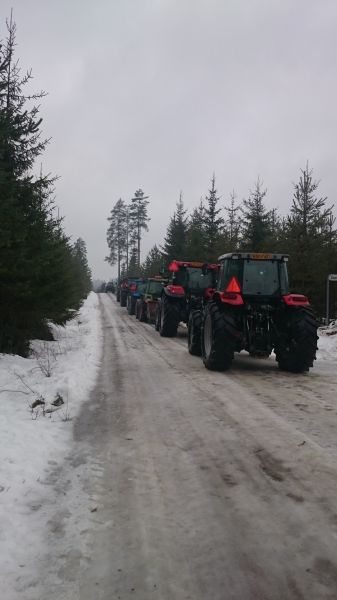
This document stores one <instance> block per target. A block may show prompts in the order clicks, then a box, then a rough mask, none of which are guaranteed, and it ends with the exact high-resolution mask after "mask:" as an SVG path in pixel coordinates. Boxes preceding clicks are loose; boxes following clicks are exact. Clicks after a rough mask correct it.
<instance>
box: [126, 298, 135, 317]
mask: <svg viewBox="0 0 337 600" xmlns="http://www.w3.org/2000/svg"><path fill="white" fill-rule="evenodd" d="M135 306H136V301H135V299H134V297H133V296H131V294H128V297H127V300H126V310H127V311H128V313H129V315H134V314H135Z"/></svg>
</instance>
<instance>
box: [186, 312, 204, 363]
mask: <svg viewBox="0 0 337 600" xmlns="http://www.w3.org/2000/svg"><path fill="white" fill-rule="evenodd" d="M201 323H202V317H201V311H200V310H193V311H192V312H191V313H190V316H189V319H188V331H187V335H188V342H187V343H188V351H189V353H190V354H193V355H194V356H201Z"/></svg>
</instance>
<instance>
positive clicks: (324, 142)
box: [0, 0, 337, 279]
mask: <svg viewBox="0 0 337 600" xmlns="http://www.w3.org/2000/svg"><path fill="white" fill-rule="evenodd" d="M11 7H13V9H14V20H15V21H16V23H17V30H18V31H17V44H18V46H17V56H18V57H19V58H20V62H21V66H22V67H23V68H28V67H32V69H33V73H34V78H35V79H34V83H35V87H36V88H37V89H40V88H43V89H44V90H46V91H48V92H49V95H48V97H47V98H45V99H44V100H43V104H42V107H41V112H42V116H43V118H44V121H43V130H44V133H45V134H46V135H47V136H51V137H52V141H51V143H50V145H49V147H48V150H47V152H46V153H45V155H44V156H43V158H42V162H43V168H44V170H45V171H51V172H52V173H54V174H57V175H59V176H60V180H59V181H58V182H57V188H56V203H57V205H58V206H59V207H60V212H61V214H63V215H64V217H65V228H66V231H67V233H68V234H70V235H72V236H73V237H74V238H77V237H83V239H84V240H85V241H86V243H87V248H88V257H89V262H90V266H91V268H92V271H93V275H94V276H95V277H101V278H104V279H108V278H109V277H110V276H111V275H112V274H114V273H115V271H114V270H113V269H112V268H111V267H110V266H109V265H108V264H107V263H105V262H104V257H105V256H106V254H107V253H108V249H107V246H106V229H107V217H108V215H109V212H110V210H111V208H112V206H113V204H114V203H115V202H116V201H117V200H118V198H119V197H122V198H123V199H124V200H125V201H129V200H130V199H131V197H132V196H133V193H134V192H135V190H136V189H138V188H140V187H141V188H142V189H143V190H144V192H145V193H146V195H150V205H149V212H150V216H151V222H150V231H149V233H147V234H145V235H144V238H143V242H142V258H144V257H145V254H146V252H147V251H148V250H149V249H150V247H151V246H152V245H153V244H154V243H161V242H162V240H163V235H164V234H165V230H166V226H167V223H168V220H169V217H170V215H172V213H173V212H174V209H175V203H176V202H177V200H178V199H179V193H180V191H181V190H182V191H183V198H184V202H185V204H186V207H187V208H188V209H192V208H194V207H195V206H196V205H197V204H198V202H199V200H200V197H201V196H204V195H205V194H206V193H207V189H208V187H209V183H210V178H211V176H212V173H213V172H215V174H216V187H217V189H218V193H219V195H220V197H221V202H222V203H223V204H224V205H226V204H228V201H229V194H230V192H231V190H232V189H233V188H234V189H235V190H236V193H237V194H238V198H240V199H241V198H243V197H247V195H248V194H249V189H250V188H252V187H253V185H254V181H255V180H256V179H257V177H258V176H260V177H261V178H262V179H263V181H264V183H265V186H266V187H267V188H268V194H267V197H266V204H267V206H268V208H272V207H275V206H277V207H279V209H280V212H281V213H283V214H284V213H285V212H286V211H287V210H288V208H289V207H290V204H291V199H292V190H293V185H292V184H293V182H294V181H296V180H297V179H298V177H299V174H300V168H301V167H304V166H305V164H306V161H307V160H308V161H309V165H310V166H311V167H312V168H313V169H314V176H315V178H316V179H319V180H321V184H320V188H319V191H320V193H321V194H322V195H324V196H325V195H327V196H328V198H329V201H330V203H331V204H333V203H335V201H336V189H337V186H336V184H337V169H336V162H337V152H336V145H337V98H336V92H337V1H336V0H321V1H318V0H96V2H94V1H93V0H57V1H54V0H1V9H0V16H1V23H0V31H1V35H0V37H1V38H3V37H4V35H5V26H4V25H5V18H6V16H9V14H10V9H11Z"/></svg>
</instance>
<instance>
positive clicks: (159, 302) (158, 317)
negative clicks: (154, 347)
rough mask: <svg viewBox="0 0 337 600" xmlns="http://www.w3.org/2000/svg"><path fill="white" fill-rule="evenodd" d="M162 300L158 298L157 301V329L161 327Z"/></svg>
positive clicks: (155, 325)
mask: <svg viewBox="0 0 337 600" xmlns="http://www.w3.org/2000/svg"><path fill="white" fill-rule="evenodd" d="M160 309H161V300H158V302H157V306H156V318H155V322H154V328H155V330H156V331H159V329H160V312H161V310H160Z"/></svg>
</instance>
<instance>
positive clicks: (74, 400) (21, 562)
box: [0, 292, 102, 600]
mask: <svg viewBox="0 0 337 600" xmlns="http://www.w3.org/2000/svg"><path fill="white" fill-rule="evenodd" d="M53 334H54V338H55V341H53V342H42V341H37V340H36V341H34V342H33V343H32V353H31V356H30V357H29V358H22V357H20V356H12V355H4V354H2V355H0V405H1V411H0V452H1V464H0V522H1V528H0V574H1V580H2V592H1V597H2V598H4V599H6V600H9V599H12V598H13V599H14V598H17V597H18V596H17V592H16V591H15V590H14V589H13V584H14V582H15V581H17V580H18V579H19V578H20V576H22V574H23V572H24V571H25V570H26V569H27V568H28V569H29V568H30V566H31V565H30V563H31V561H32V560H33V557H34V560H35V559H36V553H39V548H38V546H39V545H40V544H42V537H43V534H42V532H41V531H40V529H41V528H42V526H43V525H42V523H43V522H46V519H47V518H48V515H47V514H46V511H48V510H49V511H51V510H52V508H53V507H52V504H53V501H54V498H53V491H52V490H51V489H50V490H48V488H47V487H46V486H45V483H46V481H45V480H46V478H47V477H48V472H49V471H50V470H51V469H52V468H53V465H56V464H58V463H59V462H60V461H62V459H63V458H64V456H65V454H66V451H67V450H68V449H69V447H70V444H71V441H72V427H73V419H74V418H75V417H76V415H77V414H78V411H79V410H80V407H81V406H82V405H83V403H84V402H85V401H86V400H88V397H89V393H90V391H91V389H92V388H93V386H94V384H95V380H96V377H97V373H98V368H99V365H100V358H101V341H102V331H101V322H100V313H99V299H98V296H97V295H96V294H94V293H93V292H92V293H91V294H90V295H89V297H88V298H87V299H86V301H85V302H84V304H83V306H82V308H81V310H80V312H79V314H78V316H77V317H76V318H74V319H73V320H72V321H70V322H69V323H68V324H67V325H66V326H65V327H55V326H53ZM55 400H56V404H60V406H54V405H53V402H55ZM61 400H63V404H62V403H61ZM36 401H37V402H36ZM40 402H44V403H45V404H40ZM35 403H36V406H35V408H32V406H34V404H35ZM48 494H49V499H48ZM41 513H42V514H43V513H45V514H43V516H41ZM40 552H42V550H40Z"/></svg>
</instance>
